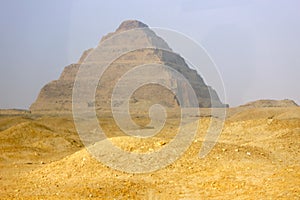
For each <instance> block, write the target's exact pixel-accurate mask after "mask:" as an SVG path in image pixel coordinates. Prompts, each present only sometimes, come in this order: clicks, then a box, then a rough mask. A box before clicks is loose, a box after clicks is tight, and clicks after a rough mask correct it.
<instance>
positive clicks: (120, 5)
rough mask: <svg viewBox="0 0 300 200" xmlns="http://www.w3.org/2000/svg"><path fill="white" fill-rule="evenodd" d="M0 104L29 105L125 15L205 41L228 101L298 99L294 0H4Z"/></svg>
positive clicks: (298, 5) (299, 49)
mask: <svg viewBox="0 0 300 200" xmlns="http://www.w3.org/2000/svg"><path fill="white" fill-rule="evenodd" d="M0 3H1V6H0V30H1V31H0V46H1V49H0V69H1V71H0V72H1V73H0V84H1V85H0V95H1V97H0V108H28V107H29V106H30V104H31V103H32V102H33V101H34V100H35V99H36V97H37V95H38V93H39V91H40V89H41V88H42V87H43V86H44V85H45V84H46V83H47V82H49V81H51V80H55V79H58V77H59V75H60V73H61V72H62V70H63V68H64V67H65V66H66V65H68V64H71V63H74V62H76V61H77V60H78V59H79V57H80V56H81V53H82V52H83V51H84V50H85V49H88V48H91V47H95V46H96V45H97V44H98V42H99V40H100V39H101V37H102V36H103V35H105V34H107V33H108V32H112V31H114V30H115V29H116V28H117V26H118V25H119V24H120V23H121V22H122V21H123V20H126V19H138V20H140V21H142V22H144V23H146V24H148V25H149V26H154V27H164V28H169V29H173V30H176V31H179V32H181V33H184V34H186V35H188V36H189V37H191V38H193V39H194V40H195V41H197V42H198V43H200V44H202V45H203V46H204V47H205V48H206V50H207V51H208V53H209V54H210V56H211V57H212V59H213V60H214V61H215V63H216V64H217V66H218V68H219V70H220V72H221V75H222V77H223V80H224V84H225V89H226V94H227V103H229V104H230V105H231V106H236V105H240V104H243V103H246V102H248V101H252V100H256V99H262V98H264V99H266V98H267V99H285V98H289V99H294V100H296V102H297V103H300V93H299V92H300V84H298V80H299V79H300V38H299V37H300V12H299V9H300V1H299V0H281V1H279V0H169V1H168V0H165V1H162V0H151V1H141V0H136V1H130V0H127V1H114V0H109V1H108V0H107V1H101V0H94V1H92V0H81V1H79V0H73V1H72V0H48V1H46V0H45V1H40V0H26V1H22V0H19V1H17V0H1V1H0Z"/></svg>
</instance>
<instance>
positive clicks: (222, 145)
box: [0, 110, 300, 199]
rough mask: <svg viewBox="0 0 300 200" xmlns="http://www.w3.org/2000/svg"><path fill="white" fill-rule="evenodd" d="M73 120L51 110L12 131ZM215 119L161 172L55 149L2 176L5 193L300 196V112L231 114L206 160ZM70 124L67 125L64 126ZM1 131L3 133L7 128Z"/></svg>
mask: <svg viewBox="0 0 300 200" xmlns="http://www.w3.org/2000/svg"><path fill="white" fill-rule="evenodd" d="M251 112H253V113H259V112H261V111H259V110H257V111H254V110H252V111H251ZM272 112H274V113H275V114H276V116H280V115H281V114H282V113H284V111H281V110H280V112H279V111H278V110H276V111H272ZM287 112H290V111H288V110H287ZM277 114H278V115H277ZM69 120H70V119H65V118H64V119H61V120H59V119H58V118H56V119H54V118H53V121H52V118H51V117H43V118H40V119H36V120H34V121H33V122H29V123H27V122H26V123H21V124H19V126H14V127H11V128H9V129H7V130H6V131H7V132H6V133H8V132H9V131H12V130H14V131H15V132H16V133H14V134H12V135H14V136H18V137H19V138H23V136H22V134H21V133H18V130H17V129H19V128H21V129H23V130H26V131H27V132H30V131H32V130H33V131H35V132H36V133H34V134H33V133H32V137H33V136H34V137H46V136H47V135H48V134H57V133H55V130H61V131H63V130H65V133H64V132H62V133H64V134H66V133H67V129H68V128H67V127H69V128H71V129H70V132H72V131H73V130H72V126H71V124H69V122H70V121H69ZM50 121H52V122H50ZM208 122H209V118H203V119H201V125H200V127H199V134H198V135H197V136H196V138H195V139H194V142H193V143H192V145H191V146H190V148H189V149H188V150H187V151H186V152H185V154H184V155H183V156H182V157H180V158H179V159H178V160H177V161H175V162H174V163H173V164H171V165H169V166H167V167H165V168H163V169H160V170H158V171H155V172H152V173H146V174H130V173H125V172H122V171H117V170H114V169H111V168H109V167H107V166H105V165H104V164H101V163H100V162H98V161H97V160H96V159H95V158H93V156H91V155H90V154H89V153H88V152H87V151H86V150H85V149H82V150H79V151H76V152H75V153H72V154H71V153H70V152H71V151H69V154H68V155H66V156H63V158H62V157H61V159H60V158H59V156H58V154H60V153H57V152H52V156H53V158H54V157H55V155H56V157H55V158H56V159H54V160H53V162H46V164H41V165H33V166H32V168H31V169H32V171H30V172H28V171H27V172H24V171H23V172H22V173H20V172H18V173H20V174H19V175H10V176H8V175H7V178H5V175H4V173H3V175H1V176H2V177H0V181H2V183H3V184H2V185H3V188H2V193H0V197H1V198H26V199H28V198H29V199H31V198H32V199H37V198H47V199H49V198H50V199H61V198H63V199H88V198H99V199H167V198H168V199H199V198H204V199H248V198H250V197H252V196H255V197H257V198H258V199H266V198H271V199H278V198H284V199H295V198H296V199H297V198H298V197H299V193H300V188H299V186H298V185H297V184H296V183H298V182H299V181H300V176H299V174H300V173H299V172H300V165H299V163H300V160H299V158H300V156H299V155H300V152H299V151H300V150H299V149H300V142H299V141H300V128H299V127H300V124H299V123H300V120H299V119H297V118H293V119H277V118H275V117H274V118H273V119H272V118H268V116H264V117H261V118H258V119H247V120H236V121H232V120H231V119H230V120H228V121H226V123H225V127H224V129H223V132H222V134H221V136H220V138H219V140H218V143H217V144H216V146H215V147H214V148H213V150H212V151H211V152H210V153H209V155H208V156H207V157H205V158H203V159H201V158H199V157H198V153H199V150H200V148H201V145H202V140H203V136H204V134H205V130H206V128H207V126H208ZM59 123H61V127H59V128H58V127H56V125H57V124H59ZM64 123H65V124H66V127H63V125H64ZM50 124H51V125H50ZM108 125H109V124H108ZM108 125H107V126H108ZM53 126H55V127H53ZM16 127H17V128H16ZM108 127H110V126H108ZM112 128H113V127H111V129H112ZM112 130H113V129H112ZM171 130H173V131H174V129H170V130H169V131H171ZM39 131H41V132H42V133H40V132H39ZM64 134H63V135H64ZM0 135H1V136H2V135H3V132H1V134H0ZM21 136H22V137H21ZM64 137H65V136H64ZM64 137H62V138H64ZM27 139H28V140H33V139H30V138H27ZM27 139H26V140H27ZM110 140H111V142H112V143H113V144H115V145H116V146H118V147H120V148H121V149H124V150H125V151H130V152H148V151H149V152H151V151H155V150H158V149H160V148H164V147H165V145H167V144H168V138H167V139H166V138H152V139H151V140H147V141H145V140H140V139H133V138H131V137H113V138H110ZM42 141H43V140H42ZM55 143H59V142H58V141H55ZM57 148H58V147H57ZM23 151H24V150H21V149H19V150H18V151H16V152H15V154H14V155H15V156H20V155H22V154H21V152H23ZM24 152H25V151H24ZM48 155H49V156H50V154H48ZM111 159H114V157H113V156H112V157H111ZM55 160H56V161H55ZM1 162H2V161H1ZM153 164H155V163H153ZM24 166H25V165H19V167H20V168H17V169H19V170H21V169H23V168H24ZM12 170H15V168H11V167H10V168H9V169H7V170H6V171H3V170H2V172H5V173H6V172H7V173H8V172H10V173H13V172H15V171H12ZM16 180H17V181H16Z"/></svg>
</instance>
